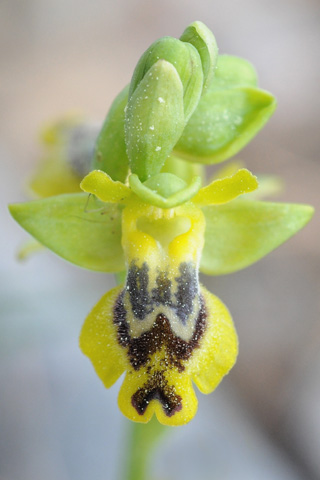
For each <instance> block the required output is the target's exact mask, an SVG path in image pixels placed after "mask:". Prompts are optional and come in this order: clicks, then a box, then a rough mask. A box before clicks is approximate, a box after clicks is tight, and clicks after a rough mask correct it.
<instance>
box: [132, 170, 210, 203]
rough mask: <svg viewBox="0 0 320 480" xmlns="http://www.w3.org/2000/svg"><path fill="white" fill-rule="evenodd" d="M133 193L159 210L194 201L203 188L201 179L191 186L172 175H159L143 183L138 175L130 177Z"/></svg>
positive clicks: (193, 181)
mask: <svg viewBox="0 0 320 480" xmlns="http://www.w3.org/2000/svg"><path fill="white" fill-rule="evenodd" d="M129 184H130V187H131V189H132V191H133V192H134V193H135V194H136V195H137V196H138V197H139V198H140V199H141V200H142V201H143V202H146V203H149V204H151V205H154V206H156V207H159V208H173V207H177V206H178V205H181V204H182V203H185V202H187V201H188V200H190V199H192V197H194V195H195V194H196V193H197V192H198V191H199V189H200V187H201V178H200V177H193V179H192V180H191V181H190V183H189V185H187V184H186V182H185V181H184V180H182V179H181V178H179V177H177V176H176V175H173V174H172V173H159V174H158V175H155V176H154V177H152V178H150V179H149V180H147V181H145V182H144V183H142V182H141V181H140V179H139V177H138V176H137V175H134V174H133V175H131V176H130V177H129Z"/></svg>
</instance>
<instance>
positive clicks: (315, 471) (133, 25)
mask: <svg viewBox="0 0 320 480" xmlns="http://www.w3.org/2000/svg"><path fill="white" fill-rule="evenodd" d="M319 5H320V4H319V2H318V1H317V0H277V1H275V0H242V1H240V0H235V1H228V0H216V1H212V0H211V1H205V0H196V1H193V2H191V1H189V0H188V1H179V0H177V1H175V2H172V1H169V0H163V1H161V2H160V1H154V2H152V1H146V0H141V1H139V0H134V1H126V0H119V1H114V2H112V1H110V0H104V1H102V0H95V1H89V0H1V2H0V105H1V110H0V111H1V115H0V159H1V168H2V170H1V171H2V175H1V179H2V181H1V190H0V192H1V193H0V194H1V206H2V207H3V208H2V209H1V225H2V227H1V236H0V247H1V249H0V255H1V265H0V268H1V287H2V288H1V292H0V297H1V303H0V305H1V306H0V309H1V317H2V318H1V324H0V359H1V363H0V480H42V479H44V478H45V479H46V480H73V479H74V480H87V479H88V478H90V479H94V480H103V479H106V480H114V479H116V478H117V477H116V472H117V469H118V465H119V459H120V456H121V454H122V453H123V451H124V446H125V421H124V420H123V418H122V417H121V414H119V412H118V410H117V407H116V394H117V388H118V387H117V386H116V387H114V388H113V389H112V390H111V391H106V390H104V388H103V387H102V385H101V384H100V382H99V380H98V379H97V377H96V376H95V374H94V372H93V370H92V368H91V365H90V364H89V362H88V360H87V359H86V358H84V357H83V356H82V354H81V353H80V351H79V349H78V346H77V338H78V332H79V330H80V328H81V324H82V321H83V319H84V317H85V315H86V314H87V312H89V311H90V309H91V307H92V306H93V305H94V304H95V303H96V302H97V300H98V299H99V297H100V296H101V295H102V294H103V293H104V292H105V291H106V290H108V289H109V288H110V286H111V285H112V284H113V280H112V279H111V277H110V278H109V277H107V276H104V275H100V274H94V273H90V272H86V271H84V270H80V269H77V268H76V267H73V266H71V265H68V264H65V263H64V262H63V261H62V260H60V259H58V258H57V257H55V256H54V255H53V254H50V253H42V254H40V255H38V256H35V257H33V258H32V259H30V260H29V261H28V262H27V263H25V264H23V265H21V264H17V263H16V261H15V259H14V255H15V252H16V250H17V249H18V247H19V246H20V245H21V243H22V242H23V241H24V240H25V238H26V236H25V234H24V232H23V231H22V230H21V229H19V227H18V226H17V225H16V224H15V223H14V222H13V220H11V218H10V217H9V215H8V214H7V212H6V207H5V205H6V203H7V202H15V201H19V200H23V199H25V198H26V197H25V195H24V193H23V188H24V187H23V185H24V181H25V179H26V177H27V176H28V174H29V173H30V171H31V170H32V168H33V167H34V165H35V164H36V161H37V159H38V157H39V146H38V144H37V132H38V130H39V126H41V124H42V123H43V122H44V121H48V120H51V119H54V118H56V117H57V116H60V115H61V114H63V113H66V112H73V111H79V112H83V113H84V114H85V115H87V116H88V117H89V118H92V119H93V120H97V121H100V122H102V120H103V117H104V116H105V114H106V111H107V109H108V107H109V105H110V103H111V101H112V99H113V97H114V96H115V95H116V94H117V93H118V91H119V90H120V89H121V88H122V87H123V86H124V85H125V84H126V83H127V82H128V81H129V80H130V75H131V73H132V70H133V68H134V65H135V63H136V62H137V60H138V58H139V56H140V55H141V53H142V52H143V50H144V49H146V48H147V47H148V45H149V44H150V43H151V42H152V41H153V40H155V39H156V38H159V37H161V36H163V35H173V36H177V37H178V36H179V35H180V34H181V32H182V31H183V29H184V28H185V26H186V25H187V24H188V23H190V22H191V21H193V20H196V19H199V20H202V21H204V22H205V23H207V25H208V26H209V27H210V28H211V29H212V30H213V31H214V33H215V35H216V38H217V41H218V45H219V47H220V52H221V53H231V54H235V55H239V56H243V57H245V58H247V59H249V60H250V61H252V62H253V63H254V65H255V66H256V68H257V70H258V73H259V77H260V84H261V86H262V87H263V88H265V89H267V90H270V91H272V92H273V93H274V94H275V95H276V96H277V98H278V102H279V107H278V110H277V112H276V114H275V115H274V116H273V118H272V119H271V121H270V123H269V124H268V126H267V127H266V128H265V129H264V130H263V131H262V132H261V133H260V134H259V135H258V137H257V138H256V139H255V140H254V141H253V142H252V144H251V145H250V146H248V147H247V148H246V149H244V150H243V151H242V152H241V153H240V154H239V155H238V157H239V158H241V159H243V160H245V161H246V162H247V165H248V167H249V168H250V169H252V170H253V171H254V173H263V172H266V173H274V174H278V175H281V176H282V177H283V178H284V180H285V183H286V191H285V192H284V193H283V194H282V195H281V200H285V201H292V202H304V203H311V204H314V205H315V206H317V204H318V203H319V187H318V183H319V180H320V175H319V173H320V167H319V121H318V120H319V107H320V105H319V103H320V102H319V71H320V70H319V43H320V29H319V24H320V22H319V17H320V12H319ZM318 234H319V216H318V215H316V216H315V217H314V219H313V221H312V223H310V225H309V226H308V227H307V228H306V229H305V230H304V231H303V232H301V233H299V235H298V236H296V237H295V238H294V239H292V240H290V242H288V243H287V244H286V245H285V246H282V247H281V248H279V249H278V250H277V251H276V252H274V253H272V254H271V255H270V256H269V257H268V258H266V259H264V260H262V261H261V262H260V263H258V264H257V265H254V266H252V267H250V268H248V269H247V270H244V271H243V272H239V273H236V274H234V275H229V276H225V277H217V278H214V279H212V278H208V277H206V278H203V281H204V283H205V284H206V285H207V286H208V287H209V288H210V290H211V291H213V292H214V293H216V294H217V295H218V296H220V297H221V298H222V299H223V300H224V302H225V303H226V304H227V305H228V307H229V308H230V310H231V312H232V314H233V317H234V320H235V324H236V326H237V330H238V334H239V338H240V356H239V360H238V363H237V366H236V367H235V368H234V370H233V371H232V373H231V375H230V376H229V377H228V378H227V379H226V380H225V381H224V382H223V383H222V385H221V386H220V387H219V389H218V390H217V391H216V393H214V394H212V395H211V396H208V397H204V396H201V395H199V401H200V409H199V414H198V416H197V417H196V419H195V420H194V421H192V422H191V423H190V424H189V425H188V426H186V427H183V428H180V429H175V430H174V431H173V433H172V435H171V437H168V438H167V442H164V443H163V444H162V446H161V448H159V451H158V455H157V458H156V462H155V466H154V474H155V477H156V478H159V479H160V478H162V479H172V480H173V479H176V480H180V479H186V480H187V479H191V478H199V480H201V479H204V480H206V479H207V480H209V479H210V480H211V479H218V480H240V479H241V480H242V479H243V480H258V479H259V480H260V479H265V480H273V479H276V480H283V479H284V480H286V479H288V480H295V479H300V480H305V479H307V480H311V479H313V480H315V479H319V478H320V455H319V454H320V442H319V438H320V353H319V352H320V323H319V266H320V261H319V236H318Z"/></svg>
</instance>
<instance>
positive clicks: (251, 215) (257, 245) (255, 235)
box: [200, 200, 314, 275]
mask: <svg viewBox="0 0 320 480" xmlns="http://www.w3.org/2000/svg"><path fill="white" fill-rule="evenodd" d="M202 210H203V213H204V215H205V219H206V231H205V245H204V248H203V252H202V257H201V264H200V270H201V272H203V273H206V274H208V275H223V274H226V273H231V272H236V271H237V270H241V269H242V268H245V267H248V266H249V265H251V264H252V263H254V262H256V261H257V260H260V259H261V258H263V257H264V256H265V255H267V254H268V253H269V252H271V251H272V250H274V249H275V248H277V247H278V246H279V245H281V244H282V243H283V242H285V241H286V240H288V238H290V237H291V236H292V235H294V234H295V233H296V232H298V231H299V230H300V229H301V228H303V227H304V225H306V223H307V222H308V221H309V220H310V219H311V217H312V215H313V211H314V209H313V208H312V207H310V206H309V205H297V204H288V203H272V202H255V201H250V200H248V201H242V200H235V201H233V202H230V203H227V204H224V205H219V206H208V207H203V209H202Z"/></svg>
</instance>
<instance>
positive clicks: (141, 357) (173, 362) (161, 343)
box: [114, 292, 207, 372]
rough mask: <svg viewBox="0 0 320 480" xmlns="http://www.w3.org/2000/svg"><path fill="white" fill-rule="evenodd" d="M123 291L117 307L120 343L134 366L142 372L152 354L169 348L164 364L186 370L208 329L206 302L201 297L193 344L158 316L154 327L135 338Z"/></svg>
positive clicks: (115, 312) (116, 321) (115, 310)
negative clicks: (129, 321) (131, 330)
mask: <svg viewBox="0 0 320 480" xmlns="http://www.w3.org/2000/svg"><path fill="white" fill-rule="evenodd" d="M123 296H124V292H122V293H121V294H120V295H119V297H118V299H117V301H116V304H115V308H114V323H115V325H116V326H117V329H118V341H119V344H120V345H121V346H123V347H126V348H127V350H128V357H129V360H130V363H131V365H132V367H133V368H134V369H135V370H139V369H140V368H141V367H143V366H145V365H146V364H147V363H148V362H149V361H150V359H151V357H152V355H153V354H154V353H155V352H157V351H160V350H161V349H162V348H163V347H164V348H165V356H164V359H163V360H164V362H165V363H166V365H167V366H169V367H174V368H177V369H178V371H179V372H183V370H184V369H185V367H184V365H183V363H182V362H183V361H185V360H188V359H189V358H190V356H191V354H192V351H193V350H194V349H195V348H199V346H200V345H199V343H200V340H201V337H202V336H203V334H204V331H205V328H206V317H207V313H206V308H205V303H204V299H203V298H202V297H201V296H200V311H199V314H198V318H197V321H196V323H195V328H194V332H193V335H192V337H191V339H190V340H189V341H186V340H182V339H181V338H180V337H178V336H177V335H175V334H174V333H173V331H172V328H171V325H170V321H169V320H168V318H167V317H166V316H165V315H163V314H161V313H160V314H158V315H157V317H156V319H155V322H154V324H153V326H152V328H151V329H150V330H148V331H146V332H144V333H142V334H141V335H140V337H138V338H131V337H130V333H129V325H128V323H127V321H126V310H125V307H124V304H123Z"/></svg>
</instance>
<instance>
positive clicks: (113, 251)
mask: <svg viewBox="0 0 320 480" xmlns="http://www.w3.org/2000/svg"><path fill="white" fill-rule="evenodd" d="M93 203H94V205H91V203H90V202H88V195H87V194H85V193H78V194H65V195H59V196H57V197H50V198H46V199H43V200H35V201H33V202H27V203H18V204H14V205H10V207H9V210H10V212H11V215H12V216H13V218H14V219H15V220H16V221H17V222H18V223H19V224H20V225H21V226H22V227H23V228H24V229H25V230H26V231H27V232H29V233H30V234H31V235H33V237H34V238H35V239H36V240H38V241H39V242H40V243H41V244H42V245H44V246H46V247H47V248H49V249H50V250H52V251H53V252H54V253H56V254H57V255H59V256H60V257H62V258H64V259H65V260H68V261H69V262H71V263H74V264H76V265H78V266H80V267H83V268H88V269H89V270H96V271H100V272H119V271H121V270H124V268H125V266H124V257H123V252H122V248H121V211H120V209H119V207H118V205H113V204H105V203H100V202H98V201H96V202H93Z"/></svg>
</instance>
